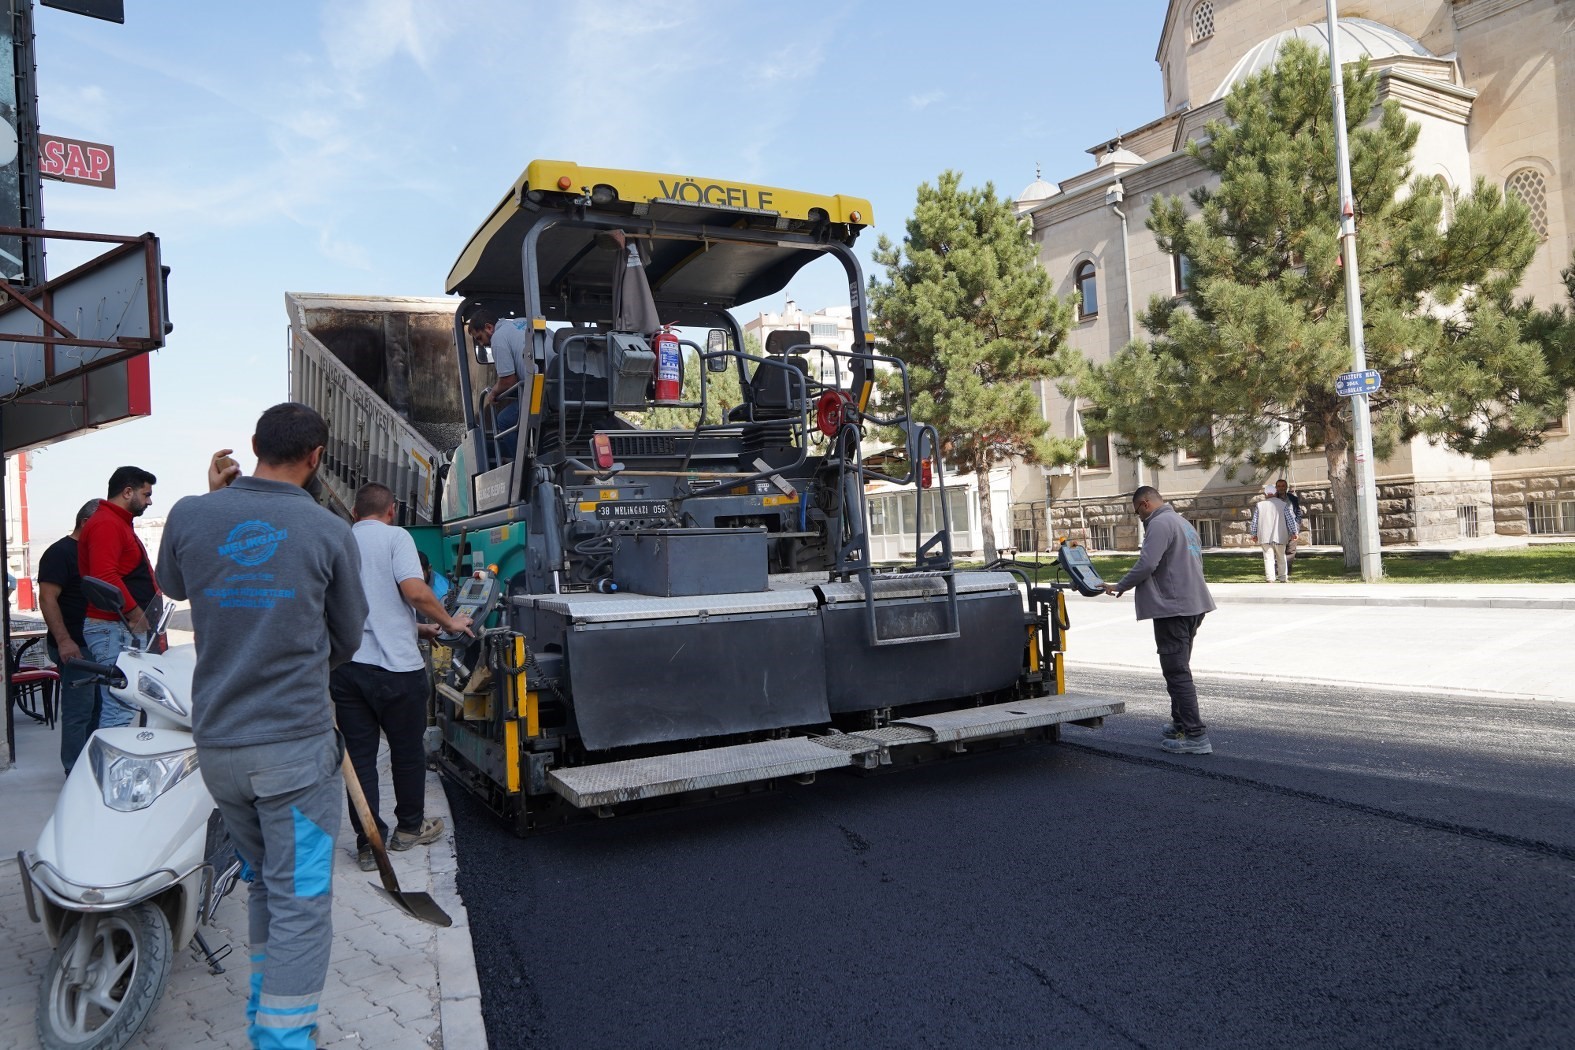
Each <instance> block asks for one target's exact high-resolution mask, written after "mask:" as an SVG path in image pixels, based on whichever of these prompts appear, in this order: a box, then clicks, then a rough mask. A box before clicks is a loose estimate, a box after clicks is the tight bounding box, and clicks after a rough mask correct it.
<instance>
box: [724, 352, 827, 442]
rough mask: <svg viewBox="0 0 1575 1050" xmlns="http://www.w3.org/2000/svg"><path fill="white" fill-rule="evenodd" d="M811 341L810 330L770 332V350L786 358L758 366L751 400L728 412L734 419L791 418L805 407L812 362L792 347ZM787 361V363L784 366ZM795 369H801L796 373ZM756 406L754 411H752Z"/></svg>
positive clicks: (770, 354)
mask: <svg viewBox="0 0 1575 1050" xmlns="http://www.w3.org/2000/svg"><path fill="white" fill-rule="evenodd" d="M808 342H809V334H808V333H807V332H801V331H796V330H793V329H786V330H783V331H780V332H772V333H771V334H770V335H768V336H766V354H765V356H766V357H768V358H775V359H778V360H780V361H781V362H782V364H776V363H774V362H762V363H760V364H757V365H756V366H755V372H754V374H753V375H751V376H750V377H749V404H746V405H740V406H738V407H737V408H735V409H733V411H732V412H730V413H728V418H729V419H730V420H732V421H734V422H742V421H748V420H751V419H753V420H756V421H759V420H764V419H791V418H793V417H794V416H797V415H799V414H801V413H802V412H803V410H804V402H803V397H806V396H808V394H807V388H806V387H805V385H804V382H805V381H806V380H807V379H808V377H809V374H810V372H809V362H808V361H806V360H804V358H802V357H800V356H799V355H798V354H789V353H788V351H789V350H790V349H791V348H793V347H796V346H804V345H806V344H808ZM783 365H786V366H787V367H785V368H784V367H783ZM793 370H796V371H797V372H798V375H797V376H794V375H793ZM800 377H802V378H800ZM751 407H753V414H751V411H750V410H751Z"/></svg>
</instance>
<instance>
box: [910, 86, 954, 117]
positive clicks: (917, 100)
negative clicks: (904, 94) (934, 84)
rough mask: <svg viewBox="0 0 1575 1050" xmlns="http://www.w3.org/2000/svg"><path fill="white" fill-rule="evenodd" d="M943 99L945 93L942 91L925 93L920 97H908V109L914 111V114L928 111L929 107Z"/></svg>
mask: <svg viewBox="0 0 1575 1050" xmlns="http://www.w3.org/2000/svg"><path fill="white" fill-rule="evenodd" d="M945 97H946V92H944V91H926V92H925V93H924V94H922V95H909V96H908V108H909V109H911V110H914V111H915V112H917V111H919V110H925V109H929V108H930V107H931V106H933V105H935V104H936V103H937V102H939V101H941V100H942V99H944V98H945Z"/></svg>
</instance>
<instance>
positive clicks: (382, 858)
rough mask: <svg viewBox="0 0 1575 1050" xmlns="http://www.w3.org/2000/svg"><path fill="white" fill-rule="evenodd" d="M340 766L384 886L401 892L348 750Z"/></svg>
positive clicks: (393, 891)
mask: <svg viewBox="0 0 1575 1050" xmlns="http://www.w3.org/2000/svg"><path fill="white" fill-rule="evenodd" d="M339 768H340V769H341V770H343V771H344V775H345V790H346V791H348V792H349V793H350V804H351V805H353V806H355V813H356V816H357V817H358V818H360V821H361V831H362V833H363V834H365V835H366V840H367V843H368V844H369V845H370V846H371V847H372V856H373V857H374V858H376V860H377V873H378V874H379V875H381V876H382V877H383V888H384V889H386V890H387V891H388V892H389V893H399V892H400V889H399V879H398V878H397V877H396V876H395V875H394V865H393V864H391V863H390V862H389V860H388V850H387V849H386V848H384V846H383V836H382V834H381V833H380V832H379V831H378V830H377V821H375V820H373V819H372V809H371V807H370V806H368V805H367V804H366V792H364V791H362V790H361V778H360V777H358V776H356V775H355V766H354V765H352V764H351V762H350V755H349V753H348V752H346V753H345V757H344V759H343V760H342V761H341V762H340V763H339Z"/></svg>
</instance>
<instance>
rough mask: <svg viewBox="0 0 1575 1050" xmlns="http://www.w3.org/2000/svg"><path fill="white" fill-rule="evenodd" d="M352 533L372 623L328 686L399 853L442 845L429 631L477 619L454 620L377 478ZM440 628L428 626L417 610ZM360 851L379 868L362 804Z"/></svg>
mask: <svg viewBox="0 0 1575 1050" xmlns="http://www.w3.org/2000/svg"><path fill="white" fill-rule="evenodd" d="M353 513H354V514H355V526H354V528H353V529H352V532H353V534H354V536H355V541H356V546H357V548H359V549H360V552H361V587H362V589H363V590H364V591H365V592H366V604H367V609H368V612H367V615H366V626H365V628H364V629H363V632H362V635H361V647H360V648H359V649H357V650H356V653H355V655H354V656H353V657H351V659H350V661H349V662H348V663H344V664H340V665H339V666H338V667H336V668H334V670H333V673H332V675H330V676H329V680H328V691H329V694H330V695H331V696H332V697H333V700H334V713H335V717H336V718H337V719H338V723H339V731H340V732H341V733H343V734H344V738H345V752H346V753H347V754H348V755H349V756H350V763H351V765H353V766H354V767H355V774H356V779H357V780H359V781H360V782H361V790H362V791H363V792H364V793H365V794H366V801H367V807H368V808H369V809H370V810H371V811H372V817H373V819H374V820H376V821H377V830H378V833H379V834H380V835H382V836H384V840H385V841H386V842H387V843H388V848H389V849H394V850H407V849H410V848H411V847H412V846H421V845H425V844H427V843H429V842H433V841H435V840H436V839H437V837H438V836H439V835H441V834H443V822H442V821H441V820H428V819H427V818H426V769H427V763H426V755H425V753H424V752H423V748H422V736H423V735H424V733H425V732H426V728H427V706H426V699H427V693H428V685H427V671H426V661H425V660H423V659H422V657H421V647H420V644H419V640H418V639H419V634H420V631H421V630H426V631H429V632H430V633H431V634H433V635H436V634H437V633H439V632H440V631H441V632H443V633H446V634H459V633H465V634H469V633H471V632H470V618H469V617H468V616H450V615H449V614H448V612H447V610H445V609H444V608H443V605H442V603H441V602H439V601H438V600H437V598H436V597H435V596H434V595H433V594H432V588H430V587H428V586H427V584H426V583H425V581H424V580H423V579H422V572H421V559H420V556H419V555H418V554H417V553H416V544H415V541H414V540H412V539H411V538H410V534H409V533H408V532H406V531H405V530H404V529H400V528H396V527H395V526H394V494H393V492H392V491H390V490H389V488H388V487H387V486H386V485H379V484H377V483H375V482H373V483H372V484H369V485H363V486H361V490H360V491H359V492H357V493H356V495H355V507H354V510H353ZM417 612H420V613H421V614H422V615H423V616H425V617H426V618H427V619H428V620H430V621H431V623H430V624H427V625H423V627H421V628H418V627H417V624H416V613H417ZM380 736H387V737H388V757H389V767H390V773H391V775H392V779H393V782H394V817H395V820H396V823H397V827H396V829H395V831H394V834H393V836H392V837H391V838H389V837H387V835H388V825H387V824H385V823H384V822H383V817H382V814H381V813H380V812H379V811H378V789H377V749H378V740H379V737H380ZM350 823H351V824H352V825H354V827H355V833H356V857H357V860H358V861H359V862H360V865H361V870H362V871H371V870H372V869H373V868H375V867H376V866H377V863H376V861H375V860H373V858H372V848H371V846H370V844H369V840H368V838H367V834H366V831H365V829H364V828H362V827H361V820H360V818H359V817H358V816H357V815H356V811H355V808H354V807H351V809H350Z"/></svg>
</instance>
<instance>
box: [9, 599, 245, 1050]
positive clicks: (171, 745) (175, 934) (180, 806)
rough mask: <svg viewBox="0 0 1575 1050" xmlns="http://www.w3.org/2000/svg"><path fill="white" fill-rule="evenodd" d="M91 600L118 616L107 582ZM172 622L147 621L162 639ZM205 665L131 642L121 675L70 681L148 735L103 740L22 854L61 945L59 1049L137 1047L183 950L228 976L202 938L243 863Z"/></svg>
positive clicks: (53, 987)
mask: <svg viewBox="0 0 1575 1050" xmlns="http://www.w3.org/2000/svg"><path fill="white" fill-rule="evenodd" d="M82 590H83V593H84V594H85V595H87V597H88V599H89V600H90V601H91V602H92V603H93V604H94V605H96V606H98V607H99V608H101V609H113V608H118V607H119V605H120V598H121V596H120V591H119V588H116V587H113V586H111V585H110V584H107V583H105V582H104V581H102V580H98V579H95V578H93V577H85V578H84V579H83V580H82ZM171 611H173V606H171V605H169V604H168V603H167V602H165V603H163V608H162V609H161V610H158V611H157V612H155V610H151V609H150V610H149V617H150V621H151V622H152V623H153V627H154V629H153V632H152V635H151V637H155V638H156V637H158V636H159V635H160V634H162V633H163V631H164V628H165V626H166V624H167V623H168V620H169V614H170V612H171ZM121 621H122V622H123V623H124V622H125V617H124V615H122V617H121ZM195 666H196V654H195V651H194V648H193V647H192V646H190V645H182V646H176V647H174V648H172V649H170V650H168V651H167V652H164V653H152V652H148V651H146V649H145V648H144V647H143V646H142V645H141V644H140V643H138V642H133V644H132V645H131V646H130V647H128V648H126V649H124V650H123V651H122V652H121V654H120V656H119V658H118V659H117V660H116V661H115V665H114V666H112V667H111V666H106V665H102V664H94V663H90V662H88V661H80V660H73V661H70V662H69V663H68V666H67V667H66V668H64V669H63V671H64V673H66V674H75V675H83V674H86V675H90V676H93V677H94V678H95V679H96V680H97V681H99V682H101V683H103V684H105V685H106V686H107V687H108V688H109V691H110V692H111V693H112V694H114V696H115V697H116V698H117V699H119V700H121V701H122V702H123V703H126V704H129V705H135V706H137V707H140V708H141V709H142V711H143V712H144V717H143V719H142V721H143V723H144V724H143V725H142V726H137V725H130V726H124V727H121V728H117V729H100V730H98V731H97V732H96V733H94V734H93V736H92V737H91V738H90V739H89V740H88V743H87V747H86V748H84V750H83V753H82V759H81V760H79V761H78V762H77V763H76V764H75V765H74V766H73V767H72V770H71V775H70V777H68V778H67V779H66V785H65V787H64V788H63V789H62V790H61V792H60V798H59V800H58V801H57V802H56V803H55V812H54V815H53V816H51V817H50V818H49V822H48V823H47V824H45V825H44V830H43V833H42V834H41V835H39V837H38V846H37V848H36V849H34V850H32V851H28V850H23V851H21V852H20V853H19V854H18V855H17V862H18V865H19V866H20V867H21V869H22V886H23V889H24V890H25V893H26V898H27V911H28V916H29V917H30V918H32V920H33V921H34V922H38V921H40V920H41V921H42V922H43V924H44V929H45V931H46V933H47V934H48V935H49V940H50V942H51V943H52V944H54V945H55V951H54V954H53V956H52V957H51V958H50V960H49V966H48V968H47V969H46V970H45V971H44V975H43V980H42V982H41V983H40V987H39V992H38V1038H39V1041H40V1042H41V1043H42V1044H43V1045H44V1046H45V1047H46V1048H47V1050H65V1048H70V1050H117V1048H119V1047H123V1046H125V1045H126V1043H127V1042H128V1041H129V1040H130V1039H131V1038H132V1037H133V1036H135V1035H136V1033H137V1031H138V1030H139V1029H140V1028H141V1027H142V1024H143V1023H144V1022H145V1021H146V1020H147V1018H148V1015H149V1014H151V1013H152V1012H153V1007H154V1005H155V1004H156V1003H157V1002H158V1000H159V996H160V995H162V994H163V992H164V985H165V983H166V981H167V980H168V978H169V973H170V966H171V962H172V956H173V954H174V950H175V949H176V948H179V947H184V946H187V945H194V952H196V953H198V954H199V955H200V957H201V958H203V959H204V960H206V962H207V964H208V968H209V971H210V972H212V973H216V974H217V973H223V972H224V968H223V967H222V966H221V965H220V964H219V960H221V959H222V958H224V956H225V955H227V954H229V951H230V949H229V947H228V946H227V945H226V946H224V947H222V948H220V949H219V950H218V951H217V952H214V951H213V950H212V949H210V948H209V947H208V944H207V942H206V941H204V940H203V937H202V934H201V933H200V932H199V931H198V926H199V925H202V924H208V923H211V922H212V921H213V916H214V913H215V912H216V911H217V910H218V906H219V902H220V901H221V900H223V899H224V896H225V895H226V894H227V893H229V892H230V891H231V890H232V889H234V888H235V883H236V880H237V878H239V876H240V872H241V862H240V860H239V858H238V857H237V856H236V853H235V848H234V846H233V845H232V844H231V842H230V836H229V833H228V832H227V831H226V830H225V827H224V821H223V819H222V818H221V817H220V815H219V811H218V810H217V809H215V808H214V804H213V798H212V796H210V795H209V794H208V788H207V785H205V784H204V783H203V780H202V776H201V774H200V773H199V771H198V769H197V749H196V745H195V744H194V742H193V741H192V735H191V677H192V671H193V669H194V668H195Z"/></svg>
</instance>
